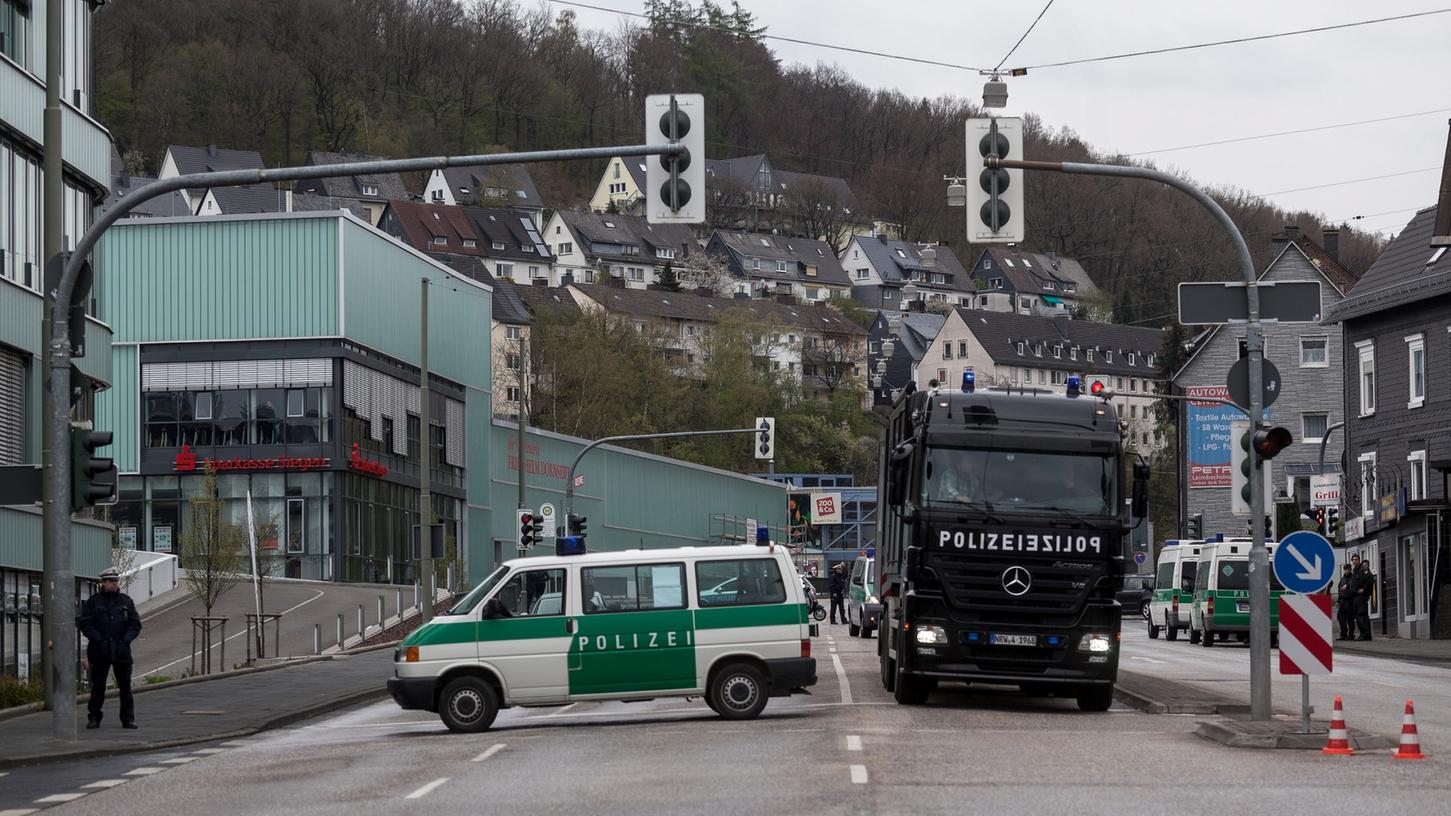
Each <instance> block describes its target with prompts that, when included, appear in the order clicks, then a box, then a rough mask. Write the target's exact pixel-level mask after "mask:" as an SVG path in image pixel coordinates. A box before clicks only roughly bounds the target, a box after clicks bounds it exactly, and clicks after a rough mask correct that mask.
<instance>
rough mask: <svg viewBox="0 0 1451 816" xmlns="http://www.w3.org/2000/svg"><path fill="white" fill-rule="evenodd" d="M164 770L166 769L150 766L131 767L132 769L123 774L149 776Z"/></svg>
mask: <svg viewBox="0 0 1451 816" xmlns="http://www.w3.org/2000/svg"><path fill="white" fill-rule="evenodd" d="M164 770H166V769H165V768H150V767H147V768H133V769H132V770H129V771H127V772H126V774H125V775H126V776H150V775H152V774H159V773H161V772H162V771H164Z"/></svg>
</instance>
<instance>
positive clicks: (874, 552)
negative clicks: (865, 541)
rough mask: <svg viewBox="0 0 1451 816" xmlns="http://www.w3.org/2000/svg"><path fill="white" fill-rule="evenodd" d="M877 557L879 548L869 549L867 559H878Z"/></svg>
mask: <svg viewBox="0 0 1451 816" xmlns="http://www.w3.org/2000/svg"><path fill="white" fill-rule="evenodd" d="M876 557H877V548H876V547H867V558H876Z"/></svg>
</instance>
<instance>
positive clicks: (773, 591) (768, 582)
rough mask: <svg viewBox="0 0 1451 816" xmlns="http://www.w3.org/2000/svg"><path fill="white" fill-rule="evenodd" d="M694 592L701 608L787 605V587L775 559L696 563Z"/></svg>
mask: <svg viewBox="0 0 1451 816" xmlns="http://www.w3.org/2000/svg"><path fill="white" fill-rule="evenodd" d="M695 589H696V596H695V597H696V598H697V599H698V600H699V601H700V605H701V607H708V606H748V605H751V604H778V603H785V602H786V585H785V583H783V582H782V581H781V569H780V567H778V566H777V565H776V559H774V558H745V559H741V560H739V561H700V562H697V563H696V565H695Z"/></svg>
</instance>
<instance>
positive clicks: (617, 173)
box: [613, 161, 620, 178]
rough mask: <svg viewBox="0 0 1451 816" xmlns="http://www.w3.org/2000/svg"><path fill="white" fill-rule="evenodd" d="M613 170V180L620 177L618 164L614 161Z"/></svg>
mask: <svg viewBox="0 0 1451 816" xmlns="http://www.w3.org/2000/svg"><path fill="white" fill-rule="evenodd" d="M613 169H614V171H615V178H619V177H620V163H619V161H616V162H615V163H614V165H613Z"/></svg>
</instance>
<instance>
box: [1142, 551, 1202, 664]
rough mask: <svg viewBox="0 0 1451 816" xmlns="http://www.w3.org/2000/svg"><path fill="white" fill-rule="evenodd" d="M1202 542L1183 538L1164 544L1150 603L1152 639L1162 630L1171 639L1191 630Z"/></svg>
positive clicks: (1150, 632) (1150, 635)
mask: <svg viewBox="0 0 1451 816" xmlns="http://www.w3.org/2000/svg"><path fill="white" fill-rule="evenodd" d="M1203 545H1204V542H1203V541H1197V540H1189V539H1180V540H1170V541H1166V542H1164V548H1163V549H1161V550H1160V551H1159V561H1158V565H1157V566H1156V567H1155V570H1154V595H1153V599H1152V600H1151V601H1150V602H1149V637H1151V638H1157V637H1158V636H1159V630H1160V629H1163V630H1164V637H1166V638H1168V639H1169V640H1178V639H1179V630H1180V629H1189V628H1190V626H1189V622H1190V616H1189V606H1190V604H1191V603H1192V602H1193V601H1194V572H1195V570H1197V569H1198V568H1199V551H1200V548H1201V547H1203Z"/></svg>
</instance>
